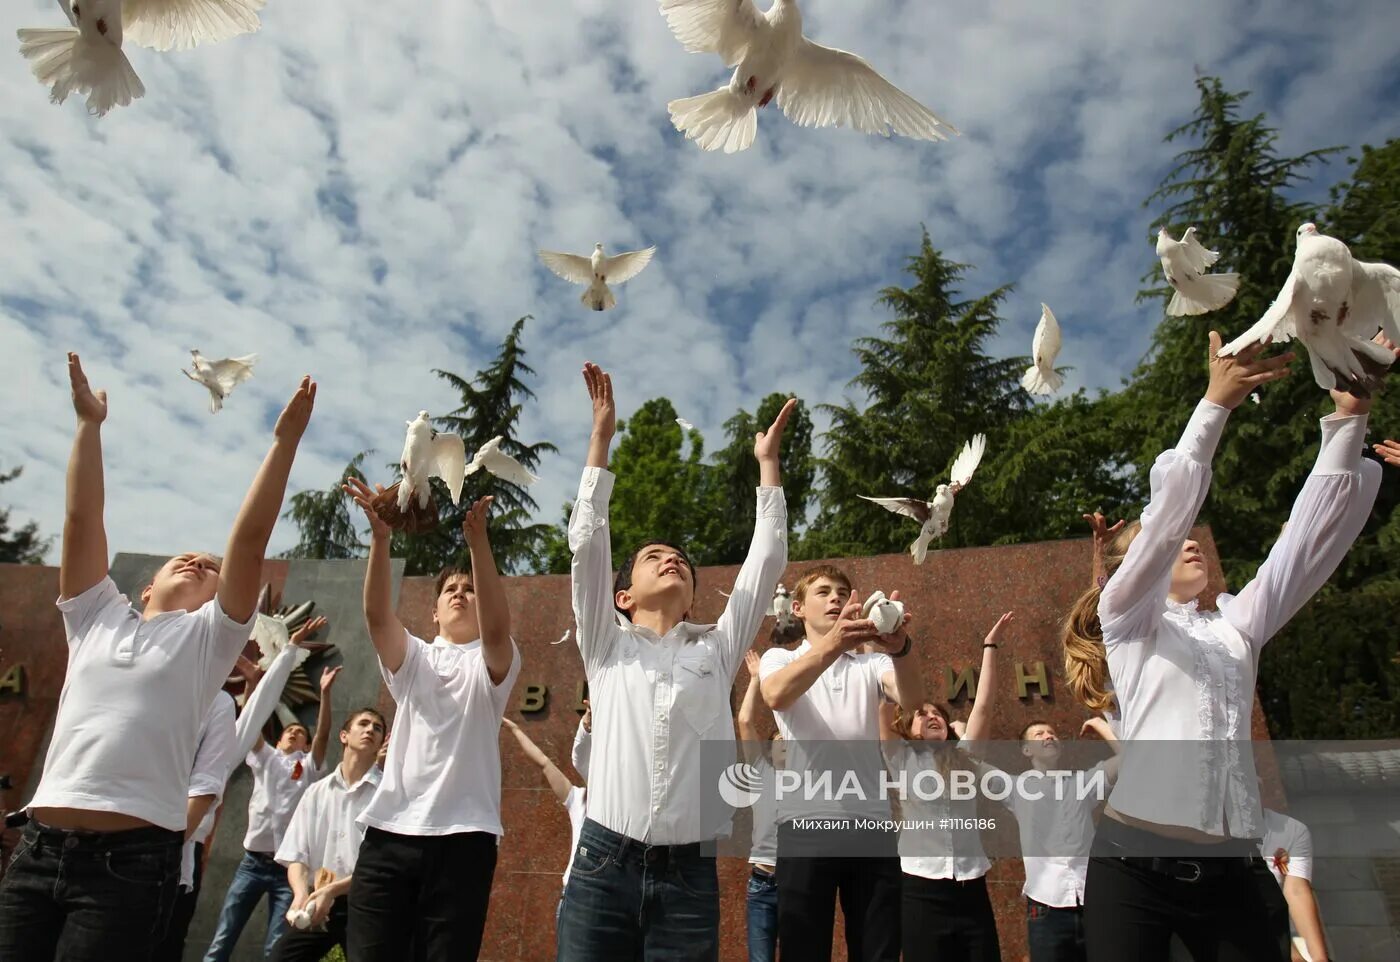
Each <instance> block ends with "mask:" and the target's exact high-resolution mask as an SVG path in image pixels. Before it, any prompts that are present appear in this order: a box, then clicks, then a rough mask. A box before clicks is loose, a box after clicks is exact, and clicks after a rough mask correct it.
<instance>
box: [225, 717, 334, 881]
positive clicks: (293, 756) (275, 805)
mask: <svg viewBox="0 0 1400 962" xmlns="http://www.w3.org/2000/svg"><path fill="white" fill-rule="evenodd" d="M244 761H246V762H247V764H248V768H250V769H251V770H252V772H253V792H252V794H251V795H249V796H248V831H247V833H246V834H245V835H244V836H243V847H244V848H246V849H247V850H248V851H250V852H264V853H267V854H269V855H271V854H272V853H274V852H276V851H277V849H278V848H279V847H280V846H281V844H282V836H283V835H285V834H286V832H287V825H288V824H289V823H290V822H291V820H292V813H293V812H295V811H296V810H297V803H298V802H300V801H301V797H302V795H304V794H305V793H306V790H307V788H309V787H310V786H311V783H312V782H315V781H319V780H320V779H322V778H324V777H325V775H326V770H325V769H324V768H317V767H316V762H315V760H314V759H313V758H312V757H311V753H310V752H284V751H281V750H280V749H277V748H274V747H272V746H271V745H269V744H267V743H266V742H262V743H260V744H258V745H256V746H255V747H254V748H253V750H252V751H250V752H249V753H248V757H247V758H246V759H244Z"/></svg>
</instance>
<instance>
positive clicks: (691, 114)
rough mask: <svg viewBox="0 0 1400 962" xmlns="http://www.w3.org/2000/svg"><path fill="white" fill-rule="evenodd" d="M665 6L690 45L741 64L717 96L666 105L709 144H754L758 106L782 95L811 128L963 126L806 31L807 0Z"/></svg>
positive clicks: (685, 128)
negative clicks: (802, 1) (802, 2)
mask: <svg viewBox="0 0 1400 962" xmlns="http://www.w3.org/2000/svg"><path fill="white" fill-rule="evenodd" d="M661 13H662V14H663V15H664V16H665V17H666V22H667V24H668V25H669V26H670V28H671V32H672V33H674V34H675V35H676V39H677V40H679V41H680V42H681V45H682V46H684V47H685V49H686V50H689V51H690V52H691V53H716V54H719V55H720V57H721V58H723V60H724V63H725V66H727V67H735V68H736V69H735V71H734V76H733V77H731V78H730V81H729V83H728V84H727V85H726V86H723V87H721V88H719V89H718V90H716V91H714V92H713V93H708V94H701V95H700V96H698V97H686V98H684V99H682V100H673V101H671V102H670V103H669V104H667V105H666V107H667V109H668V110H669V111H670V112H671V121H672V123H674V124H675V125H676V129H677V130H679V131H680V132H681V133H683V134H685V136H686V138H687V139H689V140H693V141H695V142H696V143H697V144H698V145H700V147H701V148H702V149H704V150H720V149H723V150H724V152H725V153H726V154H732V153H734V152H735V151H738V150H747V149H748V148H749V147H751V146H752V145H753V141H754V137H755V135H756V134H757V133H758V108H759V107H765V106H767V105H768V103H769V101H771V100H773V99H774V98H775V97H776V98H777V101H778V109H779V110H781V111H782V112H783V113H785V114H787V116H788V119H789V120H791V121H792V122H793V123H795V124H798V125H799V126H802V127H854V128H855V129H856V130H859V131H861V132H862V133H867V134H880V135H881V136H882V137H888V136H889V135H890V133H891V132H893V133H896V134H900V135H902V136H904V137H915V138H918V139H919V140H947V139H948V134H950V133H951V134H956V133H957V132H958V130H957V128H956V127H954V126H953V125H952V124H950V123H947V122H946V121H944V120H942V119H941V118H940V117H938V116H937V115H936V114H934V113H933V111H931V110H929V109H928V108H927V107H925V106H924V105H923V104H921V103H919V102H918V101H917V100H915V99H914V98H913V97H910V96H909V95H908V94H906V93H905V92H904V91H902V90H900V89H899V88H898V87H896V86H895V85H894V84H892V83H890V82H889V81H888V80H886V79H885V78H884V77H881V76H880V75H879V74H878V73H876V72H875V68H874V67H872V66H870V64H868V63H866V62H865V61H864V60H863V59H861V58H860V57H857V56H856V55H855V54H853V53H848V52H846V51H845V50H837V49H835V48H834V47H824V46H822V45H821V44H819V43H813V42H812V41H810V40H808V39H807V38H806V37H804V36H803V35H802V14H801V12H800V11H799V10H798V8H797V0H774V3H773V5H772V6H771V7H769V8H768V12H767V13H766V14H760V13H759V12H758V8H757V7H755V6H754V3H753V0H661ZM945 131H946V132H945Z"/></svg>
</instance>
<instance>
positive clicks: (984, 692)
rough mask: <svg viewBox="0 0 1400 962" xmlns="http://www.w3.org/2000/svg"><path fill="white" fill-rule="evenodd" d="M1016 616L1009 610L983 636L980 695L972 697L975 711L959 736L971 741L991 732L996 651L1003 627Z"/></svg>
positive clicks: (999, 647) (979, 680)
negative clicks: (985, 635)
mask: <svg viewBox="0 0 1400 962" xmlns="http://www.w3.org/2000/svg"><path fill="white" fill-rule="evenodd" d="M1013 620H1015V616H1014V615H1013V614H1012V613H1011V612H1009V611H1008V612H1007V613H1006V614H1004V615H1002V616H1001V617H1000V618H998V619H997V623H996V624H994V625H992V630H991V631H989V632H987V637H986V638H983V639H982V674H981V675H979V676H978V678H977V695H976V697H974V698H973V699H972V713H971V714H970V715H968V716H967V728H966V729H965V730H964V733H963V735H961V736H960V737H961V738H962V739H963V740H965V741H968V742H979V741H982V740H984V739H987V738H990V737H991V735H992V718H993V717H994V716H995V715H996V701H997V675H998V674H999V672H998V671H997V662H998V659H997V652H998V651H999V650H1000V649H1001V639H1002V631H1003V629H1005V627H1006V626H1007V625H1008V624H1010V623H1011V622H1012V621H1013Z"/></svg>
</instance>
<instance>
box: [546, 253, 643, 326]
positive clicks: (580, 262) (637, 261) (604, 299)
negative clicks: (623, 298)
mask: <svg viewBox="0 0 1400 962" xmlns="http://www.w3.org/2000/svg"><path fill="white" fill-rule="evenodd" d="M655 253H656V247H655V245H653V246H651V247H648V248H646V249H645V250H640V251H625V252H623V253H621V254H613V255H611V256H609V255H608V254H605V253H604V252H603V245H602V244H595V245H594V247H593V254H592V255H591V256H589V257H584V256H582V255H581V254H564V253H561V252H559V251H543V250H542V251H540V252H539V255H540V260H541V261H543V262H544V266H545V267H548V268H549V269H550V270H551V271H553V272H554V273H555V274H557V275H558V276H559V277H562V278H563V279H564V280H566V281H568V282H569V283H571V284H583V285H586V287H587V290H585V291H584V292H583V296H582V297H580V298H579V300H580V301H582V302H583V303H584V304H587V305H588V306H589V307H591V308H592V309H593V310H595V311H606V310H609V309H610V308H614V307H617V298H616V297H613V292H612V289H611V288H610V287H608V283H609V282H611V283H613V284H622V283H625V282H626V281H630V280H631V279H632V278H634V277H636V276H637V275H638V274H640V273H641V272H642V268H644V267H646V266H647V265H648V264H650V263H651V258H652V255H653V254H655Z"/></svg>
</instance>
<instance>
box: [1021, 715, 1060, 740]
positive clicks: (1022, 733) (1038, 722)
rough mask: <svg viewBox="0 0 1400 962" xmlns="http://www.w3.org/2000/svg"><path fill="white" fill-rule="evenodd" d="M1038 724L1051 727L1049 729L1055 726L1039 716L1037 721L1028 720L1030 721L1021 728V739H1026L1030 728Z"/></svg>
mask: <svg viewBox="0 0 1400 962" xmlns="http://www.w3.org/2000/svg"><path fill="white" fill-rule="evenodd" d="M1036 725H1044V726H1045V727H1046V728H1049V729H1052V730H1053V729H1054V728H1055V726H1054V725H1052V724H1050V722H1048V721H1046V720H1045V719H1044V718H1037V719H1036V720H1035V721H1032V722H1028V723H1027V724H1026V727H1025V728H1022V729H1021V736H1020V740H1021V741H1025V740H1026V732H1028V731H1030V730H1031V729H1032V728H1034V727H1035V726H1036ZM1056 734H1057V735H1058V734H1059V733H1058V732H1056Z"/></svg>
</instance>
